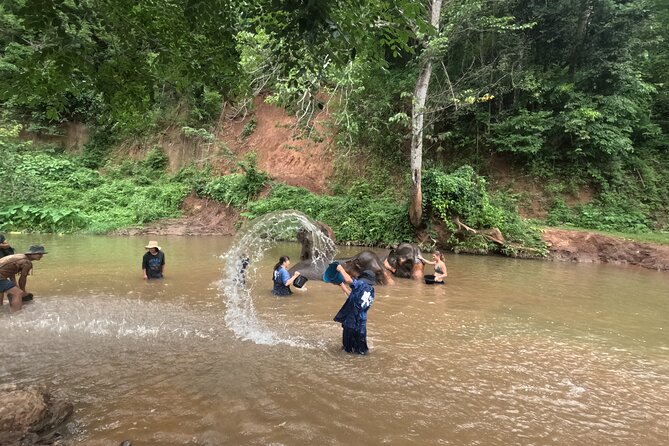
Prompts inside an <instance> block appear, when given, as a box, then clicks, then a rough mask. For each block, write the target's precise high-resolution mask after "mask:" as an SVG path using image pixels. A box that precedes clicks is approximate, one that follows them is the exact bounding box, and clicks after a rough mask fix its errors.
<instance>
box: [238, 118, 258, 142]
mask: <svg viewBox="0 0 669 446" xmlns="http://www.w3.org/2000/svg"><path fill="white" fill-rule="evenodd" d="M257 124H258V123H257V122H256V117H255V116H253V117H252V118H251V119H249V122H247V123H246V124H245V125H244V128H243V129H242V132H241V133H240V135H239V136H240V137H241V138H242V139H246V138H248V137H249V136H251V134H252V133H253V131H254V130H255V129H256V125H257Z"/></svg>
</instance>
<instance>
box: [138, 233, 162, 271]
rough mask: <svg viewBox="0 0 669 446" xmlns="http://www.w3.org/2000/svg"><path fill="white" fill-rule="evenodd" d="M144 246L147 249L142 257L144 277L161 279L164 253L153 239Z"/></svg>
mask: <svg viewBox="0 0 669 446" xmlns="http://www.w3.org/2000/svg"><path fill="white" fill-rule="evenodd" d="M144 248H146V249H147V252H146V254H144V257H142V272H143V273H144V279H162V278H163V274H164V273H165V253H163V252H162V251H161V250H160V246H158V242H157V241H155V240H151V241H150V242H149V244H148V245H146V246H145V247H144Z"/></svg>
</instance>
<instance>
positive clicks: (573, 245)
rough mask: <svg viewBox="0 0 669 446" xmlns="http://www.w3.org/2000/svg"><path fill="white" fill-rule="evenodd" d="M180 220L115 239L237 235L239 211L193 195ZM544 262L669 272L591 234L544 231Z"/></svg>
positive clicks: (662, 261)
mask: <svg viewBox="0 0 669 446" xmlns="http://www.w3.org/2000/svg"><path fill="white" fill-rule="evenodd" d="M182 210H183V213H184V216H183V217H180V218H174V219H166V220H161V221H157V222H153V223H151V224H149V225H147V226H145V227H141V228H129V229H123V230H119V231H116V232H115V233H114V234H116V235H155V236H160V235H203V236H206V235H226V236H233V235H235V233H236V232H237V229H238V226H239V222H240V221H241V220H240V215H239V211H237V210H235V209H233V208H230V207H228V206H225V205H224V204H222V203H218V202H215V201H212V200H205V199H201V198H198V197H195V196H193V195H191V196H189V197H188V198H186V200H185V201H184V203H183V206H182ZM542 238H543V240H544V241H545V242H546V244H547V245H548V249H549V255H548V257H547V260H553V261H561V262H577V263H611V264H616V265H637V266H640V267H643V268H648V269H654V270H657V271H669V246H667V245H653V244H649V243H638V242H633V241H629V240H624V239H618V238H615V237H610V236H605V235H602V234H598V233H595V232H589V231H576V230H573V231H572V230H566V229H557V228H547V229H545V230H544V231H543V233H542Z"/></svg>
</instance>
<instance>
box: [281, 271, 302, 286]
mask: <svg viewBox="0 0 669 446" xmlns="http://www.w3.org/2000/svg"><path fill="white" fill-rule="evenodd" d="M283 271H284V273H283V278H284V282H283V284H284V285H286V286H291V285H292V284H293V281H294V280H295V279H297V276H299V275H300V272H299V271H295V273H294V274H293V275H292V276H290V277H289V276H288V274H289V273H288V271H287V270H285V269H284V270H283ZM286 277H288V280H286V279H285V278H286Z"/></svg>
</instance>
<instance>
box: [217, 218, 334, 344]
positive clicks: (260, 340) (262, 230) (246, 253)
mask: <svg viewBox="0 0 669 446" xmlns="http://www.w3.org/2000/svg"><path fill="white" fill-rule="evenodd" d="M301 229H303V230H306V231H309V232H311V234H312V236H313V251H312V259H313V262H314V264H315V265H316V267H317V268H322V269H325V267H326V265H327V264H328V263H330V262H331V261H332V259H333V258H334V255H335V252H336V247H335V244H334V242H333V241H332V239H330V238H329V237H328V236H326V235H325V234H324V233H323V232H322V231H321V229H320V228H319V226H318V224H317V223H316V222H315V221H313V220H312V219H310V218H309V217H307V216H306V215H305V214H303V213H302V212H299V211H295V210H288V211H278V212H273V213H270V214H267V215H264V216H262V217H260V218H258V219H256V220H254V221H253V222H252V223H251V225H250V226H248V227H247V228H246V229H244V230H242V231H241V232H239V233H238V234H237V236H236V237H235V240H234V241H233V243H232V247H231V248H230V250H229V251H228V252H227V253H226V254H225V255H224V256H222V257H223V259H224V260H225V269H224V274H223V280H222V281H221V284H220V287H221V289H222V290H223V293H224V295H225V297H226V299H227V309H226V313H225V323H226V325H227V326H228V328H230V329H231V330H232V331H233V332H234V333H235V335H237V336H238V337H239V338H241V339H245V340H251V341H253V342H255V343H256V344H266V345H276V344H286V345H291V346H300V347H312V345H311V344H310V343H309V342H307V341H306V340H304V339H302V338H299V337H297V336H294V335H291V334H287V333H278V332H277V330H276V329H273V328H271V327H269V326H267V325H266V324H265V323H263V322H262V321H261V320H260V319H259V318H258V316H257V314H256V310H255V306H254V305H253V285H250V284H249V283H248V282H247V281H246V276H247V274H249V273H253V272H254V271H255V267H254V266H253V265H254V264H257V263H259V261H260V260H261V259H262V258H263V257H264V255H265V252H266V251H267V250H268V249H270V248H272V247H273V246H275V245H276V243H277V242H278V241H281V240H295V238H296V234H297V231H298V230H301ZM249 258H250V259H251V263H250V265H248V266H245V265H244V259H249ZM265 292H266V291H265Z"/></svg>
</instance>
